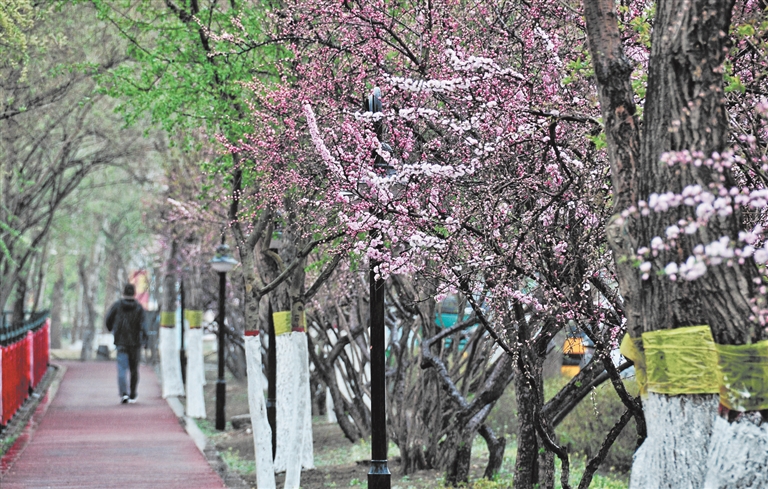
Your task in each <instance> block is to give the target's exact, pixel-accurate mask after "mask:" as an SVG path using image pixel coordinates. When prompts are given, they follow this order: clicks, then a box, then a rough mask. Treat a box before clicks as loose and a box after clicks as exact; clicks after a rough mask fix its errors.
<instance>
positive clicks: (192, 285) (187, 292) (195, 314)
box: [184, 265, 205, 418]
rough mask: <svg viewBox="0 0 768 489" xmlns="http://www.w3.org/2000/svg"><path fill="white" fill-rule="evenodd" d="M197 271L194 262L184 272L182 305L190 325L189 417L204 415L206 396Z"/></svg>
mask: <svg viewBox="0 0 768 489" xmlns="http://www.w3.org/2000/svg"><path fill="white" fill-rule="evenodd" d="M200 272H201V270H200V267H199V266H197V265H193V266H191V267H190V269H189V272H188V273H185V274H184V300H185V304H184V305H185V306H186V310H185V311H184V313H185V316H186V320H187V324H188V326H189V328H188V329H187V336H186V341H185V344H186V359H187V365H186V368H187V372H186V379H187V385H186V393H187V416H190V417H192V418H205V396H204V393H203V385H204V384H205V365H204V358H203V328H202V319H203V312H204V304H203V286H202V278H201V276H200Z"/></svg>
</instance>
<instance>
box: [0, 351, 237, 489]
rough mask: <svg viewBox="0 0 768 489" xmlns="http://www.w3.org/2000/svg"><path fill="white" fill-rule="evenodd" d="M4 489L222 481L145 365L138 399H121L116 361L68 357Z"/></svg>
mask: <svg viewBox="0 0 768 489" xmlns="http://www.w3.org/2000/svg"><path fill="white" fill-rule="evenodd" d="M63 365H65V366H66V368H67V370H66V372H65V374H64V378H63V379H62V381H61V385H60V387H59V389H58V392H57V394H56V396H55V397H54V399H53V401H52V402H51V404H50V406H49V407H48V411H47V413H46V414H45V416H44V417H43V418H42V420H41V421H40V425H39V427H38V428H37V430H36V431H35V432H34V433H33V435H32V437H31V441H30V442H29V444H28V445H27V446H26V448H25V449H24V450H23V452H21V455H20V456H19V457H18V459H16V461H15V462H14V463H13V465H12V466H11V467H10V470H9V471H8V472H7V473H6V475H5V476H4V477H3V478H2V480H0V487H2V488H3V489H20V488H25V489H28V488H34V489H44V488H49V487H50V488H78V489H85V488H99V489H105V488H113V487H114V488H121V489H122V488H157V489H163V488H169V489H170V488H183V489H197V488H200V489H213V488H223V487H224V484H223V482H222V481H221V479H220V478H219V476H218V475H217V474H216V473H215V472H214V471H213V469H212V468H211V466H210V465H209V464H208V462H207V461H206V460H205V458H204V457H203V455H202V454H201V453H200V451H199V450H198V449H197V447H196V446H195V443H194V442H193V441H192V439H191V438H190V437H189V435H187V433H186V432H185V431H184V428H183V427H182V426H181V425H180V424H179V421H178V419H177V418H176V416H175V415H174V413H173V411H172V410H171V408H170V407H169V406H168V404H167V403H166V401H165V400H163V399H162V397H161V391H160V385H159V383H158V380H157V378H156V376H155V373H154V372H153V371H152V369H151V368H150V367H147V366H145V365H142V366H141V370H140V373H139V376H140V380H139V388H138V402H137V403H136V404H120V400H119V398H118V395H117V367H116V365H115V363H114V362H86V363H81V362H69V363H64V364H63Z"/></svg>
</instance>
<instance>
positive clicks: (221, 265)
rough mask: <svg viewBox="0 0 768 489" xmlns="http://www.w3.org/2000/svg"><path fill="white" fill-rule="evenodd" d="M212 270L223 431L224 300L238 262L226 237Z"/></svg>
mask: <svg viewBox="0 0 768 489" xmlns="http://www.w3.org/2000/svg"><path fill="white" fill-rule="evenodd" d="M210 264H211V268H213V269H214V270H215V271H216V272H218V274H219V318H218V319H217V320H216V323H217V324H218V326H219V335H218V336H219V338H218V340H219V341H218V348H217V349H218V354H219V378H218V379H217V380H216V429H217V430H223V429H224V427H225V426H226V419H225V417H224V404H225V403H226V392H227V381H226V380H225V379H224V360H225V356H226V346H225V341H224V340H225V334H226V332H225V330H224V318H225V317H226V314H225V308H224V299H225V295H226V289H227V272H229V271H230V270H232V269H233V268H235V266H236V265H237V260H235V259H234V258H232V255H231V254H230V253H229V246H227V245H225V244H224V236H222V237H221V244H220V245H219V246H217V247H216V253H215V255H214V256H213V258H212V259H211V261H210Z"/></svg>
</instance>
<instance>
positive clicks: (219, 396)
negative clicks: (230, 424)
mask: <svg viewBox="0 0 768 489" xmlns="http://www.w3.org/2000/svg"><path fill="white" fill-rule="evenodd" d="M226 392H227V381H226V380H223V379H219V380H217V381H216V429H217V430H220V431H223V430H224V427H225V426H226V424H227V420H226V419H225V418H224V401H225V397H224V396H226Z"/></svg>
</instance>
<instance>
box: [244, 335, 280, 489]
mask: <svg viewBox="0 0 768 489" xmlns="http://www.w3.org/2000/svg"><path fill="white" fill-rule="evenodd" d="M245 363H246V368H247V370H248V406H249V408H250V413H251V429H252V430H253V446H254V449H255V456H256V485H257V486H258V487H259V489H274V487H275V469H274V467H273V465H272V429H271V428H270V427H269V421H268V420H267V407H266V403H265V402H264V387H263V384H262V381H263V379H262V372H261V342H260V341H259V337H258V336H246V337H245Z"/></svg>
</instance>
